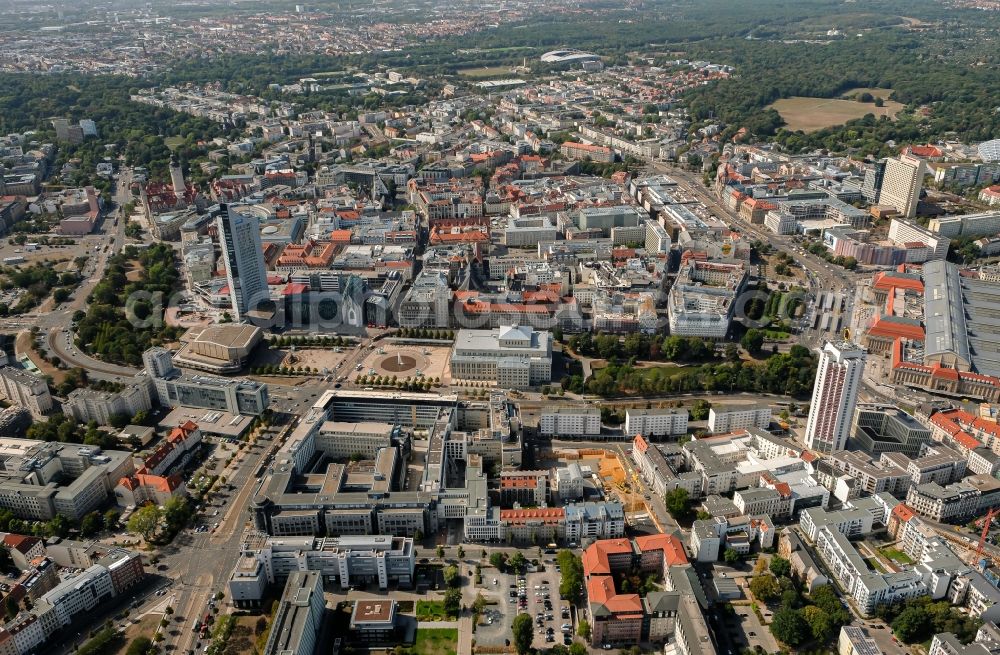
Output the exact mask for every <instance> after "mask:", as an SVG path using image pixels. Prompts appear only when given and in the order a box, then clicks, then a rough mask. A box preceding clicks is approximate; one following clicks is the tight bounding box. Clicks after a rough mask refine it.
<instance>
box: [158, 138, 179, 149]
mask: <svg viewBox="0 0 1000 655" xmlns="http://www.w3.org/2000/svg"><path fill="white" fill-rule="evenodd" d="M182 143H184V137H180V136H168V137H167V138H165V139H164V140H163V145H165V146H167V148H168V149H169V150H177V148H179V147H180V145H181V144H182Z"/></svg>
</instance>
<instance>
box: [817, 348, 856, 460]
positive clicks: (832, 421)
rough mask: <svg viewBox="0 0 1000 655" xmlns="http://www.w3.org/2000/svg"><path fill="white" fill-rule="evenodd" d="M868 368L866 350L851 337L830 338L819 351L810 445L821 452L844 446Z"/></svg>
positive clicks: (830, 451)
mask: <svg viewBox="0 0 1000 655" xmlns="http://www.w3.org/2000/svg"><path fill="white" fill-rule="evenodd" d="M864 371H865V351H864V349H863V348H861V346H859V345H857V344H856V343H852V342H850V341H840V342H837V343H834V342H832V341H828V342H827V343H826V345H825V346H823V351H822V352H821V353H820V355H819V369H818V370H817V371H816V385H815V386H814V387H813V394H812V404H811V405H810V406H809V421H808V422H807V423H806V447H807V448H811V449H813V450H817V451H819V452H821V453H832V452H834V451H836V450H843V449H844V445H845V444H846V443H847V436H848V434H849V433H850V428H851V416H852V415H853V414H854V406H855V405H856V404H857V401H858V387H860V386H861V376H862V375H863V374H864Z"/></svg>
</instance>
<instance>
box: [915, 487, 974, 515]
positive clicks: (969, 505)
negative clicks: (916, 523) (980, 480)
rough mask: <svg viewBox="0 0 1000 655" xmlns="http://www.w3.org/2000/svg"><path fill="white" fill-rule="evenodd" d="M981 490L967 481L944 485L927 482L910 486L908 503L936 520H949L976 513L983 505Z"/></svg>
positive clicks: (918, 511) (917, 510)
mask: <svg viewBox="0 0 1000 655" xmlns="http://www.w3.org/2000/svg"><path fill="white" fill-rule="evenodd" d="M981 496H982V493H981V492H980V490H979V489H978V488H976V487H974V486H972V485H971V484H967V483H966V482H955V483H953V484H950V485H948V486H947V487H942V486H941V485H939V484H937V483H936V482H927V483H925V484H918V485H914V486H912V487H910V491H909V492H908V493H907V494H906V504H907V505H908V506H909V507H911V508H913V510H914V511H915V512H917V513H918V514H920V515H922V516H926V517H928V518H930V519H933V520H935V521H949V520H953V519H961V518H964V517H969V516H972V515H974V514H975V513H976V512H977V511H978V510H979V509H980V507H981Z"/></svg>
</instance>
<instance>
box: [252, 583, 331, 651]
mask: <svg viewBox="0 0 1000 655" xmlns="http://www.w3.org/2000/svg"><path fill="white" fill-rule="evenodd" d="M325 610H326V601H325V600H324V598H323V581H322V578H321V577H320V574H319V573H317V572H316V571H294V572H293V573H292V574H291V575H289V576H288V582H287V583H285V591H284V592H283V593H282V594H281V601H280V602H279V603H278V611H277V612H276V613H275V615H274V622H273V623H272V624H271V633H270V634H269V635H268V638H267V643H266V645H265V646H264V655H312V654H313V651H314V650H315V649H316V641H317V640H318V638H319V635H320V633H321V631H322V625H323V612H324V611H325Z"/></svg>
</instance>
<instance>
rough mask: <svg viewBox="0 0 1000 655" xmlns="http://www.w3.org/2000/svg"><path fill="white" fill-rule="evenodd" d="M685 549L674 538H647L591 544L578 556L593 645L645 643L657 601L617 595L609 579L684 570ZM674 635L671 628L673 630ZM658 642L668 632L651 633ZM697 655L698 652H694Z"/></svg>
mask: <svg viewBox="0 0 1000 655" xmlns="http://www.w3.org/2000/svg"><path fill="white" fill-rule="evenodd" d="M687 561H688V560H687V554H686V553H685V552H684V545H683V544H682V543H681V541H680V540H679V539H678V538H677V537H676V536H675V535H666V534H659V535H647V536H643V537H637V538H636V539H635V540H631V541H630V540H628V539H610V540H601V541H596V542H594V543H593V544H591V545H590V546H589V547H587V549H586V550H584V552H583V575H584V579H585V593H586V598H587V604H588V606H589V608H590V616H591V618H592V623H591V634H590V642H591V643H592V644H612V645H614V644H623V643H625V644H635V643H638V642H640V641H647V640H649V639H650V637H651V635H650V630H651V625H655V624H656V622H655V621H653V619H654V617H655V615H656V614H657V612H656V608H657V607H658V605H659V603H658V602H657V601H659V600H662V598H660V597H658V596H657V597H653V598H650V595H647V596H646V597H642V596H640V595H639V594H636V593H621V592H619V591H618V590H617V589H616V586H615V581H614V577H613V576H614V575H616V574H619V573H621V572H622V571H627V570H630V569H635V570H639V571H642V572H645V573H656V574H663V575H664V577H665V578H666V577H668V575H669V574H668V571H669V569H670V568H672V567H675V566H682V565H686V564H687ZM675 629H676V627H675ZM656 632H657V633H658V634H655V635H653V636H654V638H656V639H657V640H658V641H662V640H663V639H665V638H666V637H667V636H668V634H669V630H667V629H663V628H661V629H659V630H656ZM695 652H697V651H695Z"/></svg>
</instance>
